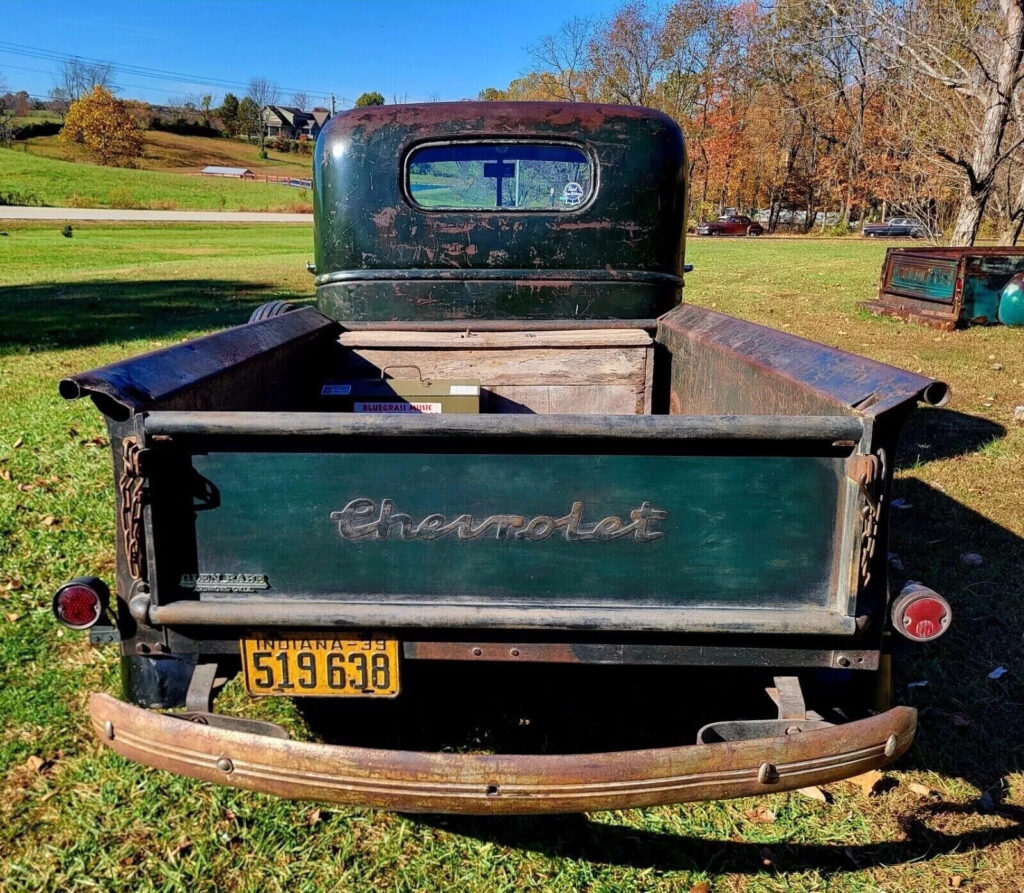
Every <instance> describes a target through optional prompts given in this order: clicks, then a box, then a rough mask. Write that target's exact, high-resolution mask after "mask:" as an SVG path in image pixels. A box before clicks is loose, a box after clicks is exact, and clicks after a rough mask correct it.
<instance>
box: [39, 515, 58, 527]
mask: <svg viewBox="0 0 1024 893" xmlns="http://www.w3.org/2000/svg"><path fill="white" fill-rule="evenodd" d="M39 523H40V524H42V525H43V527H53V525H54V524H59V523H60V522H59V521H58V520H57V519H56V518H55V517H54V516H53V515H46V516H45V517H43V518H42V520H40V522H39Z"/></svg>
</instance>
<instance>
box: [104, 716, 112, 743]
mask: <svg viewBox="0 0 1024 893" xmlns="http://www.w3.org/2000/svg"><path fill="white" fill-rule="evenodd" d="M103 734H104V735H106V736H107V740H108V741H113V740H114V724H113V723H112V722H111V721H110V720H109V719H108V720H107V721H106V722H105V723H103Z"/></svg>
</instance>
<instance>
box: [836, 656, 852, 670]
mask: <svg viewBox="0 0 1024 893" xmlns="http://www.w3.org/2000/svg"><path fill="white" fill-rule="evenodd" d="M836 663H837V664H839V666H841V667H848V666H850V658H848V657H847V656H846V655H845V654H843V655H840V657H839V659H838V660H837V661H836Z"/></svg>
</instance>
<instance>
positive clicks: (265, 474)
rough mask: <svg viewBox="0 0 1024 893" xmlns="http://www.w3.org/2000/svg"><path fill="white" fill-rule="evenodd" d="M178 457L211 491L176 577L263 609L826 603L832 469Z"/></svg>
mask: <svg viewBox="0 0 1024 893" xmlns="http://www.w3.org/2000/svg"><path fill="white" fill-rule="evenodd" d="M192 462H193V466H194V469H195V471H196V472H198V474H199V475H201V476H202V477H203V478H205V479H206V481H207V482H208V484H206V485H204V486H203V487H202V488H200V489H201V490H202V491H203V492H207V493H215V494H216V499H215V500H214V501H213V502H212V505H214V506H215V507H209V506H210V505H211V503H208V504H207V505H204V506H203V507H202V508H203V510H200V511H197V512H196V513H195V532H196V541H197V556H198V566H197V567H196V568H194V571H195V572H197V573H199V574H213V575H216V574H257V575H261V574H265V575H266V577H267V584H268V587H269V588H268V589H267V590H266V592H263V593H262V594H263V595H264V596H266V595H270V596H273V595H275V594H280V595H282V596H288V595H291V596H300V595H301V596H311V595H312V596H346V597H352V598H357V599H358V598H366V597H372V596H374V595H388V596H397V597H404V596H409V597H416V598H417V599H418V600H423V599H427V600H438V601H451V600H452V599H456V600H457V599H464V600H470V599H473V600H482V601H490V602H502V603H509V602H513V603H514V602H524V603H533V604H537V603H540V604H554V603H559V604H565V603H567V602H569V603H579V604H587V603H601V602H609V601H614V602H615V603H616V604H619V605H623V606H630V605H632V606H637V605H645V604H651V605H665V606H693V605H699V606H702V607H706V606H710V605H726V606H733V607H743V606H751V607H753V606H771V607H780V606H793V607H821V608H827V607H831V605H832V604H833V602H834V589H835V586H834V584H833V583H832V582H831V581H832V580H833V579H834V578H839V577H840V576H841V575H839V574H838V572H837V571H836V570H835V569H834V566H833V565H834V555H835V552H836V528H837V518H838V517H839V514H840V509H841V499H842V497H841V495H840V494H842V493H845V492H846V479H845V477H843V474H842V460H841V459H825V458H813V457H778V456H776V457H767V458H765V457H756V456H745V455H744V456H714V457H712V456H665V455H661V456H659V455H648V456H623V455H612V456H601V455H532V454H531V455H511V454H508V455H505V454H485V455H478V454H471V455H466V454H460V455H455V454H444V453H438V454H426V453H406V454H403V453H391V454H368V453H326V452H325V453H284V452H282V453H268V452H264V453H248V452H237V453H236V452H214V453H209V454H205V455H202V454H200V455H195V456H194V457H193V459H192ZM257 483H258V486H257V485H256V484H257ZM386 500H390V507H389V505H388V503H386V502H385V501H386ZM382 511H383V517H384V520H383V521H382ZM389 512H390V515H389ZM467 516H469V518H467ZM496 516H497V517H496ZM509 516H512V517H509ZM389 517H390V520H391V521H392V523H391V524H390V525H388V524H387V523H386V522H387V520H388V518H389ZM487 519H490V521H489V522H488V521H487ZM605 519H617V520H605ZM360 528H361V529H362V532H363V534H364V535H362V536H358V533H359V530H360ZM460 531H461V533H460ZM385 532H386V536H384V535H383V534H384V533H385Z"/></svg>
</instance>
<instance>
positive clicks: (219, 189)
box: [0, 134, 312, 211]
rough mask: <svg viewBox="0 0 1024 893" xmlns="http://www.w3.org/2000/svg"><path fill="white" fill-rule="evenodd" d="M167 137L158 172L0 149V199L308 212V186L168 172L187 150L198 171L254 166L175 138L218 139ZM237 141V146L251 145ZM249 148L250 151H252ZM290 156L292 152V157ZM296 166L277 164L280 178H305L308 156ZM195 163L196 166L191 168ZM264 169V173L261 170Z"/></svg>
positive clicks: (53, 203)
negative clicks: (208, 154)
mask: <svg viewBox="0 0 1024 893" xmlns="http://www.w3.org/2000/svg"><path fill="white" fill-rule="evenodd" d="M158 136H160V137H172V138H173V139H171V140H168V141H166V142H164V141H161V142H160V144H161V145H165V146H169V147H174V146H177V147H178V149H176V150H175V151H172V150H171V149H170V148H168V150H167V152H166V155H165V156H164V159H165V160H164V164H165V165H166V167H164V168H163V169H161V170H126V169H124V168H114V167H101V166H100V165H95V164H87V163H84V162H74V161H64V160H60V159H58V158H47V157H44V156H42V155H37V154H34V152H25V151H23V150H22V149H0V203H3V204H33V205H48V206H51V207H72V208H147V209H154V210H207V211H309V210H311V207H312V198H311V196H310V194H309V191H308V190H305V189H293V188H291V187H288V186H279V185H277V184H273V183H254V182H251V181H249V182H246V181H242V180H221V179H215V178H211V177H200V176H196V175H195V174H194V173H168V172H167V171H168V170H174V169H176V170H178V171H181V170H182V169H183V168H182V166H180V165H179V166H177V167H176V168H175V167H174V164H173V159H174V158H178V159H181V158H182V157H183V155H182V153H183V152H186V151H193V152H195V153H196V154H194V155H193V156H192V157H193V159H195V158H197V157H198V158H199V161H194V162H193V166H192V167H191V168H189V170H193V171H195V170H199V169H201V168H202V167H203V166H204V165H206V164H231V165H234V166H243V165H244V166H246V167H250V168H251V167H254V165H252V164H248V163H247V162H244V161H240V160H238V159H237V158H235V157H232V159H231V160H230V161H226V160H222V159H223V158H224V156H221V158H218V159H211V160H206V158H205V157H204V156H201V155H199V151H198V150H197V149H194V148H193V149H189V148H188V147H187V146H185V147H183V146H181V144H180V143H177V142H175V141H185V140H187V141H188V143H190V144H191V143H195V142H204V143H205V142H209V143H216V144H218V145H219V144H220V143H221V142H222V141H221V140H199V139H197V138H195V137H187V138H186V137H175V136H174V135H173V134H158ZM223 143H224V144H225V145H228V146H230V145H237V146H239V147H240V148H243V149H244V148H248V149H250V150H252V147H246V146H243V145H242V144H241V143H239V144H231V143H229V142H228V141H227V140H224V141H223ZM253 151H255V150H253ZM292 157H294V156H292ZM297 161H298V162H301V164H302V166H301V168H299V167H295V168H292V167H288V168H278V169H277V171H276V172H277V173H279V175H281V176H286V175H287V176H308V175H309V159H308V158H307V159H297ZM196 165H197V166H196ZM265 172H268V173H269V172H270V171H265Z"/></svg>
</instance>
